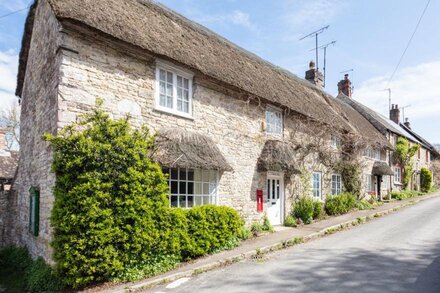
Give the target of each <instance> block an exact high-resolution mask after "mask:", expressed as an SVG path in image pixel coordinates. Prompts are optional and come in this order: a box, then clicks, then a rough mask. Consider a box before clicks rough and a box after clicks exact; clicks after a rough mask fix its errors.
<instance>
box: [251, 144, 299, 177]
mask: <svg viewBox="0 0 440 293" xmlns="http://www.w3.org/2000/svg"><path fill="white" fill-rule="evenodd" d="M257 170H258V172H266V171H275V172H283V171H284V172H287V173H291V174H293V173H300V171H299V169H298V166H297V163H296V161H295V149H294V147H293V146H292V145H291V144H288V143H286V142H282V141H278V140H268V141H266V143H265V144H264V147H263V150H262V151H261V155H260V157H259V158H258V162H257Z"/></svg>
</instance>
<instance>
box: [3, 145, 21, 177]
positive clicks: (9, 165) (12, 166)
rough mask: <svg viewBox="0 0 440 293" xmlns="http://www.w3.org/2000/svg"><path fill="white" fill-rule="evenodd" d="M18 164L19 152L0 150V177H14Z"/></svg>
mask: <svg viewBox="0 0 440 293" xmlns="http://www.w3.org/2000/svg"><path fill="white" fill-rule="evenodd" d="M17 164H18V152H14V151H11V152H9V151H0V179H12V178H14V175H15V170H16V169H17Z"/></svg>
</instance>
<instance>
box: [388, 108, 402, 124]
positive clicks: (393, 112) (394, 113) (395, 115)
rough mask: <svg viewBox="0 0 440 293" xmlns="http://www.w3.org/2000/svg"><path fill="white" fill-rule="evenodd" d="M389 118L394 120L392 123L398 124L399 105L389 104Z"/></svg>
mask: <svg viewBox="0 0 440 293" xmlns="http://www.w3.org/2000/svg"><path fill="white" fill-rule="evenodd" d="M390 120H392V121H394V123H396V124H399V122H400V109H399V105H397V104H396V105H394V104H392V105H391V110H390Z"/></svg>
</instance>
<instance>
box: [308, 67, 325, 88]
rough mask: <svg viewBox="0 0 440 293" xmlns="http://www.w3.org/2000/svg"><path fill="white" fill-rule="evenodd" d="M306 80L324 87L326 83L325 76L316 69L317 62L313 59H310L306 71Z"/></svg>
mask: <svg viewBox="0 0 440 293" xmlns="http://www.w3.org/2000/svg"><path fill="white" fill-rule="evenodd" d="M306 80H308V81H309V82H311V83H313V84H314V85H316V86H318V87H319V88H322V87H323V85H324V76H323V75H322V73H321V72H319V71H318V70H316V68H315V62H313V61H310V63H309V70H307V71H306Z"/></svg>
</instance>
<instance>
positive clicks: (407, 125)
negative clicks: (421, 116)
mask: <svg viewBox="0 0 440 293" xmlns="http://www.w3.org/2000/svg"><path fill="white" fill-rule="evenodd" d="M403 124H405V126H406V127H407V128H408V129H411V124H410V123H409V119H408V118H405V122H404V123H403Z"/></svg>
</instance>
